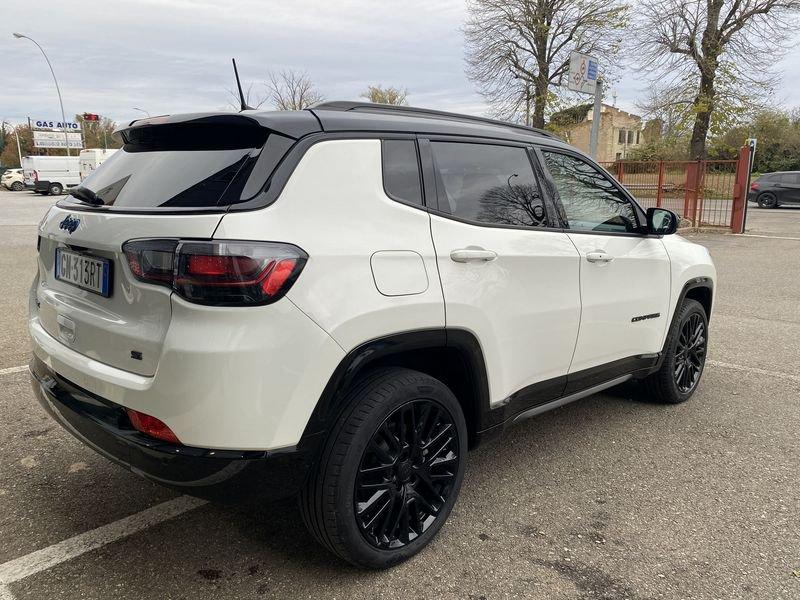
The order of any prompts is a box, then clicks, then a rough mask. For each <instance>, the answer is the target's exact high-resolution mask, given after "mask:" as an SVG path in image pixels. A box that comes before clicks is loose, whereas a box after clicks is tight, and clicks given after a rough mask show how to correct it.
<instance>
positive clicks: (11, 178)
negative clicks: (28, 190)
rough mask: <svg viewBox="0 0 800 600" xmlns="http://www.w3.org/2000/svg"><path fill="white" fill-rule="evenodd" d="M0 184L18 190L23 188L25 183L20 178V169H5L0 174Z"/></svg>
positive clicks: (14, 190)
mask: <svg viewBox="0 0 800 600" xmlns="http://www.w3.org/2000/svg"><path fill="white" fill-rule="evenodd" d="M0 185H2V186H3V187H4V188H6V189H9V190H11V191H13V192H19V191H20V190H24V189H25V183H24V182H23V179H22V169H7V170H6V171H5V172H4V173H3V175H2V176H0Z"/></svg>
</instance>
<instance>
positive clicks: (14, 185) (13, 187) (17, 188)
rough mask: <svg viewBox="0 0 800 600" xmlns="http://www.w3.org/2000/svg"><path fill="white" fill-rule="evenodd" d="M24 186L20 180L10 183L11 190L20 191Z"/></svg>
mask: <svg viewBox="0 0 800 600" xmlns="http://www.w3.org/2000/svg"><path fill="white" fill-rule="evenodd" d="M24 187H25V186H24V185H23V184H22V182H21V181H15V182H14V183H12V184H11V191H12V192H19V191H22V189H23V188H24Z"/></svg>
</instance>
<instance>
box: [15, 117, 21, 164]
mask: <svg viewBox="0 0 800 600" xmlns="http://www.w3.org/2000/svg"><path fill="white" fill-rule="evenodd" d="M14 138H15V139H16V140H17V154H19V166H20V168H22V149H21V148H20V145H19V125H17V126H16V127H14Z"/></svg>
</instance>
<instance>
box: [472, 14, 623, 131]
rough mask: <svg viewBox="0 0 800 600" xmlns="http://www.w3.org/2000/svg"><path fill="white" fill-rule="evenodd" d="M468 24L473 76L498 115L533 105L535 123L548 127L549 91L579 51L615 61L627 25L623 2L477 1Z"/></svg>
mask: <svg viewBox="0 0 800 600" xmlns="http://www.w3.org/2000/svg"><path fill="white" fill-rule="evenodd" d="M468 9H469V17H468V19H467V23H466V26H465V30H464V33H465V36H466V46H467V74H468V76H469V77H470V79H472V80H473V81H475V82H476V83H477V84H478V85H479V87H480V91H481V93H482V94H483V95H484V97H485V98H487V100H488V101H489V102H490V103H491V104H492V106H493V108H494V110H493V112H494V113H495V114H497V115H498V116H503V117H505V118H513V117H514V115H515V114H518V113H519V112H520V110H521V109H522V108H523V107H525V108H524V110H525V112H526V118H525V121H526V122H527V121H528V117H527V113H528V111H529V110H530V103H531V102H532V103H533V111H532V113H533V114H532V118H531V124H532V125H533V126H534V127H544V117H545V111H546V109H547V103H548V91H549V90H550V88H551V86H559V85H561V82H562V79H563V78H564V77H565V76H566V75H567V74H568V72H569V54H570V52H571V51H573V50H577V51H578V52H584V53H586V54H591V55H593V56H595V57H597V58H598V59H599V60H600V61H601V63H602V64H603V65H604V67H608V66H609V65H610V64H611V63H613V61H614V60H615V57H616V54H617V52H618V50H619V48H620V45H621V42H622V40H621V35H622V30H623V28H624V27H625V25H626V23H627V14H628V6H627V5H626V4H624V3H623V1H621V0H471V1H470V3H469V5H468Z"/></svg>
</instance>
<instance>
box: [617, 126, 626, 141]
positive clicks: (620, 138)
mask: <svg viewBox="0 0 800 600" xmlns="http://www.w3.org/2000/svg"><path fill="white" fill-rule="evenodd" d="M617 141H618V142H619V143H620V144H624V143H625V130H624V129H620V130H619V139H618V140H617Z"/></svg>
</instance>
